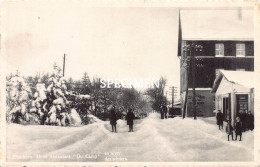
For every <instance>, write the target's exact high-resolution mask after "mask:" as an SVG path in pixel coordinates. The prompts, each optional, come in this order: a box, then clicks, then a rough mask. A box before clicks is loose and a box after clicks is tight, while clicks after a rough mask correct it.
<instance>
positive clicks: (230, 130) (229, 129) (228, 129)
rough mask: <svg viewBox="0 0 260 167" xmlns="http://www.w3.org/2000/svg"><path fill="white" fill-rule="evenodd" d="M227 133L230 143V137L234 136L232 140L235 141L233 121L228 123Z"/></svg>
mask: <svg viewBox="0 0 260 167" xmlns="http://www.w3.org/2000/svg"><path fill="white" fill-rule="evenodd" d="M226 133H227V134H228V141H229V136H230V135H231V136H232V140H234V139H233V127H232V125H231V120H228V122H227V126H226Z"/></svg>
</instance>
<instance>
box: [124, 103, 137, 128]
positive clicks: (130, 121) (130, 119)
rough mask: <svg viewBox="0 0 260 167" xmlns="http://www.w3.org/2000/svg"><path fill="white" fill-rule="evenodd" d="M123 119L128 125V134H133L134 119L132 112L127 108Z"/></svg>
mask: <svg viewBox="0 0 260 167" xmlns="http://www.w3.org/2000/svg"><path fill="white" fill-rule="evenodd" d="M125 119H126V120H127V125H129V131H128V132H133V131H134V130H133V125H134V119H135V115H134V113H133V112H132V109H131V108H129V109H128V112H127V114H126V117H125Z"/></svg>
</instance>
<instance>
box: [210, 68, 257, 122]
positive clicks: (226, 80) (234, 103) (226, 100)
mask: <svg viewBox="0 0 260 167" xmlns="http://www.w3.org/2000/svg"><path fill="white" fill-rule="evenodd" d="M212 92H213V93H215V96H216V100H215V101H216V104H215V105H216V109H217V110H220V111H221V112H223V114H224V115H225V118H226V119H227V120H230V119H231V121H232V124H233V125H234V123H235V122H234V121H235V118H236V117H237V116H238V115H239V114H241V113H242V112H245V113H247V112H248V111H251V113H252V114H254V72H249V71H227V70H220V72H219V74H218V76H217V78H216V79H215V82H214V85H213V87H212Z"/></svg>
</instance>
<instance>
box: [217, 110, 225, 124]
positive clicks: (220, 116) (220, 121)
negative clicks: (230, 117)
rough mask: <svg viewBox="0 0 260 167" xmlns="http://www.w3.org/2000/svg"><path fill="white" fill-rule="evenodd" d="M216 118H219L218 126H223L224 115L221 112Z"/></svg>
mask: <svg viewBox="0 0 260 167" xmlns="http://www.w3.org/2000/svg"><path fill="white" fill-rule="evenodd" d="M216 117H217V124H218V125H220V124H223V121H224V114H222V113H221V112H218V113H217V116H216Z"/></svg>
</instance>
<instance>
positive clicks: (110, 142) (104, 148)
mask: <svg viewBox="0 0 260 167" xmlns="http://www.w3.org/2000/svg"><path fill="white" fill-rule="evenodd" d="M91 117H92V120H93V123H92V124H89V125H86V126H81V127H57V126H38V125H32V126H23V125H17V124H10V125H8V126H7V160H8V161H84V162H88V161H98V162H100V161H152V162H157V161H175V162H176V161H252V160H253V151H254V149H253V148H254V144H253V143H254V140H253V138H254V135H253V132H246V133H244V134H243V138H242V140H243V141H242V142H239V141H229V142H228V141H227V136H226V134H225V132H224V131H219V130H218V127H217V125H216V124H215V121H214V120H213V119H204V118H199V119H198V120H193V119H192V118H186V119H184V120H183V119H182V118H178V117H177V118H173V119H164V120H161V119H159V117H160V116H159V114H157V113H152V114H150V115H149V117H147V118H146V119H143V120H135V122H134V132H128V126H127V125H126V121H125V120H118V121H117V130H118V132H117V133H112V132H111V126H110V124H109V121H101V120H99V119H97V118H96V117H94V116H91Z"/></svg>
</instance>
